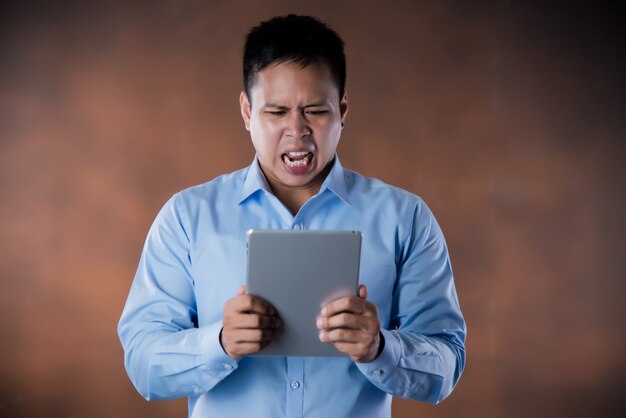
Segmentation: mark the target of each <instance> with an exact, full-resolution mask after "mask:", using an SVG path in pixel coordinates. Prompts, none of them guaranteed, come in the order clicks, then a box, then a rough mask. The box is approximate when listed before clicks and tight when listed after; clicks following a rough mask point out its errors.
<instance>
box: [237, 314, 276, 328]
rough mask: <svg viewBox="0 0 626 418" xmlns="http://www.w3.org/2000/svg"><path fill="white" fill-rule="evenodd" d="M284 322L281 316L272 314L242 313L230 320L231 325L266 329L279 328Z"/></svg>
mask: <svg viewBox="0 0 626 418" xmlns="http://www.w3.org/2000/svg"><path fill="white" fill-rule="evenodd" d="M281 324H282V322H281V320H280V318H278V317H276V316H272V315H258V314H242V315H237V317H236V318H233V320H231V321H229V325H231V326H232V327H233V328H238V329H246V328H247V329H265V328H279V327H280V326H281Z"/></svg>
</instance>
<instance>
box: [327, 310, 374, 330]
mask: <svg viewBox="0 0 626 418" xmlns="http://www.w3.org/2000/svg"><path fill="white" fill-rule="evenodd" d="M373 322H374V321H372V319H371V318H370V317H369V316H364V315H355V314H352V313H350V312H341V313H338V314H336V315H333V316H331V317H323V316H322V317H319V318H318V320H317V322H316V325H317V328H318V329H329V328H352V329H363V330H366V329H368V328H370V327H372V328H373Z"/></svg>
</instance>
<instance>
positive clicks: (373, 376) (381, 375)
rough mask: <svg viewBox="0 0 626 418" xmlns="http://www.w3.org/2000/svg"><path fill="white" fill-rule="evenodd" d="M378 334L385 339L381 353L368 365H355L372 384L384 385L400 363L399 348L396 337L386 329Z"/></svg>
mask: <svg viewBox="0 0 626 418" xmlns="http://www.w3.org/2000/svg"><path fill="white" fill-rule="evenodd" d="M380 333H381V334H382V336H383V338H384V339H385V347H384V348H383V351H382V352H381V353H380V354H379V355H378V357H376V358H375V359H374V360H372V361H371V362H369V363H355V364H356V366H357V367H358V368H359V370H361V373H363V374H364V375H365V376H366V377H367V378H368V380H369V381H371V382H372V383H373V384H384V382H385V381H386V380H387V379H389V378H391V376H392V375H393V373H394V371H395V369H396V367H397V366H398V362H399V361H400V351H401V348H400V343H399V341H398V340H397V338H396V336H395V335H394V334H393V333H392V332H391V331H389V330H386V329H381V330H380Z"/></svg>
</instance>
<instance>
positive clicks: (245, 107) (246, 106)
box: [239, 91, 251, 131]
mask: <svg viewBox="0 0 626 418" xmlns="http://www.w3.org/2000/svg"><path fill="white" fill-rule="evenodd" d="M239 107H240V109H241V117H242V118H243V123H244V124H245V125H246V131H249V130H250V112H251V109H250V100H248V95H247V94H246V92H245V91H242V92H241V94H240V95H239Z"/></svg>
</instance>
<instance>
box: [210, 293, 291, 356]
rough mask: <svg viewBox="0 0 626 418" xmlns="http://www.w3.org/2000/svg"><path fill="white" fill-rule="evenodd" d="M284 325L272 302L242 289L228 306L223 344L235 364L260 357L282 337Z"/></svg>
mask: <svg viewBox="0 0 626 418" xmlns="http://www.w3.org/2000/svg"><path fill="white" fill-rule="evenodd" d="M281 325H282V322H281V320H280V318H279V317H278V315H277V314H276V310H275V309H274V308H273V307H272V305H270V304H269V303H268V302H266V301H264V300H263V299H260V298H258V297H255V296H251V295H246V294H245V286H241V287H240V288H239V291H238V292H237V296H235V297H234V298H232V299H230V300H229V301H228V302H226V304H225V305H224V321H223V325H222V332H221V333H220V344H222V348H223V349H224V351H225V352H226V354H228V356H229V357H230V358H232V359H233V360H239V359H241V358H243V357H244V356H247V355H249V354H253V353H256V352H257V351H259V350H261V349H262V348H263V347H266V346H267V345H268V344H269V343H270V342H271V340H272V338H274V336H275V335H276V334H278V332H279V330H280V327H281Z"/></svg>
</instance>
